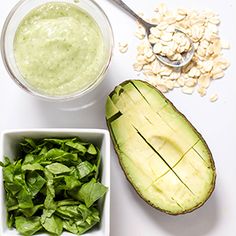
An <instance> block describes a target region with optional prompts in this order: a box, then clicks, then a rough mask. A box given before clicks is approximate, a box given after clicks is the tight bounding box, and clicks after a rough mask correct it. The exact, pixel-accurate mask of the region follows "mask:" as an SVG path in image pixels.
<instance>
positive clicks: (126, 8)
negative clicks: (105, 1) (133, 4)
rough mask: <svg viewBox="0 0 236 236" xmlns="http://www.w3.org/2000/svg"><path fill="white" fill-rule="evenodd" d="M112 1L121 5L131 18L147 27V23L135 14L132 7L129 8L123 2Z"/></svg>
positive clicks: (119, 0)
mask: <svg viewBox="0 0 236 236" xmlns="http://www.w3.org/2000/svg"><path fill="white" fill-rule="evenodd" d="M110 1H111V2H114V3H116V4H117V5H119V6H120V7H121V8H122V9H123V10H125V11H126V12H128V13H129V14H130V15H131V16H133V17H134V18H135V19H136V20H137V21H138V22H139V23H140V24H142V25H143V26H146V24H147V22H146V21H145V20H143V19H142V18H141V17H140V16H139V15H138V14H137V13H135V12H134V11H133V10H132V9H131V8H130V7H128V6H127V5H126V4H125V3H124V2H123V1H122V0H110Z"/></svg>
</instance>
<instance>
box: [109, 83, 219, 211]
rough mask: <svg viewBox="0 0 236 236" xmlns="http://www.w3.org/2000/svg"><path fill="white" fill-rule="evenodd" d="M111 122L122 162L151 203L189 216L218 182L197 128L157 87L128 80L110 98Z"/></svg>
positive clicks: (127, 173) (126, 172) (211, 161)
mask: <svg viewBox="0 0 236 236" xmlns="http://www.w3.org/2000/svg"><path fill="white" fill-rule="evenodd" d="M106 120H107V125H108V128H109V131H110V134H111V137H112V140H113V144H114V147H115V150H116V152H117V154H118V157H119V160H120V164H121V166H122V168H123V170H124V172H125V174H126V176H127V178H128V180H129V181H130V183H131V184H132V185H133V187H134V188H135V190H136V191H137V192H138V194H139V195H140V196H141V197H142V198H143V199H144V200H145V201H146V202H147V203H149V204H150V205H152V206H154V207H156V208H158V209H160V210H162V211H164V212H166V213H168V214H173V215H177V214H183V213H187V212H190V211H193V210H194V209H196V208H198V207H200V206H201V205H203V204H204V202H205V201H206V200H207V199H208V198H209V196H210V195H211V193H212V191H213V189H214V186H215V179H216V172H215V166H214V161H213V158H212V155H211V152H210V150H209V148H208V146H207V144H206V142H205V141H204V139H203V138H202V137H201V135H200V134H199V133H198V132H197V130H196V129H195V128H194V127H193V126H192V125H191V123H190V122H189V121H188V120H187V119H186V118H185V117H184V116H183V115H182V114H181V113H180V112H179V111H178V110H177V109H176V108H175V107H174V106H173V104H172V103H171V102H170V101H168V99H167V98H165V97H164V96H163V95H162V94H161V93H160V92H159V91H158V90H157V89H156V88H154V87H153V86H151V85H149V84H148V83H146V82H143V81H139V80H133V81H125V82H124V83H122V84H120V85H119V86H117V87H116V88H115V90H114V91H113V92H112V93H111V94H110V95H109V96H108V98H107V104H106Z"/></svg>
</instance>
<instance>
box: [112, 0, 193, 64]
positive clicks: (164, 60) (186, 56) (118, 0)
mask: <svg viewBox="0 0 236 236" xmlns="http://www.w3.org/2000/svg"><path fill="white" fill-rule="evenodd" d="M111 1H112V2H114V3H116V4H117V5H119V6H120V7H121V8H122V9H123V10H125V11H126V12H128V13H129V14H130V15H131V16H133V17H134V18H135V19H136V20H137V21H138V22H139V23H140V24H141V25H142V26H143V27H144V29H145V31H146V36H147V37H149V35H150V34H151V28H154V27H156V26H157V25H154V24H151V23H149V22H147V21H145V20H144V19H143V18H141V17H140V16H139V15H138V14H136V13H135V12H134V11H133V10H132V9H131V8H130V7H128V6H127V5H126V4H125V3H124V2H123V1H122V0H111ZM175 32H176V33H182V34H183V35H184V36H185V37H186V38H187V39H188V40H189V43H190V48H191V49H190V50H189V51H187V52H185V53H182V54H181V55H182V59H181V60H171V59H169V58H168V57H167V56H163V55H160V54H157V53H154V54H155V55H156V58H157V59H158V60H159V61H160V62H161V63H163V64H164V65H166V66H170V67H174V68H181V67H183V66H185V65H187V64H188V63H189V62H190V61H191V60H192V58H193V55H194V52H195V50H194V45H193V42H192V40H191V39H190V38H189V37H188V36H187V35H186V33H184V32H183V31H182V30H180V29H175ZM150 45H151V47H152V49H153V47H154V44H152V43H150Z"/></svg>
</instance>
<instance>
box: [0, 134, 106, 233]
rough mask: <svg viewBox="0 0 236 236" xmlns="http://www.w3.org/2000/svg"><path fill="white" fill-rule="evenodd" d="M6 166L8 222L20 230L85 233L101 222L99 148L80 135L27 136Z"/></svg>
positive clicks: (104, 189) (4, 177)
mask: <svg viewBox="0 0 236 236" xmlns="http://www.w3.org/2000/svg"><path fill="white" fill-rule="evenodd" d="M19 146H20V147H19V155H17V157H16V158H15V161H14V162H11V161H10V159H9V158H8V157H5V161H4V163H2V162H0V166H2V167H3V179H4V188H5V192H6V199H7V201H6V207H7V211H8V217H7V219H8V220H7V225H8V227H10V228H12V227H15V228H16V229H17V231H18V232H19V233H20V234H21V235H33V234H35V233H37V232H39V231H40V232H43V231H46V232H48V233H49V234H53V235H61V233H62V232H63V230H66V231H69V232H71V233H73V234H77V235H80V234H83V233H85V232H86V231H88V230H89V229H91V228H92V227H93V226H94V225H96V224H97V223H98V222H99V221H100V213H99V210H98V206H97V201H98V200H99V199H101V198H102V197H103V196H104V195H105V193H106V192H107V187H105V186H104V185H103V184H101V183H100V179H99V178H100V172H99V169H100V162H101V157H100V151H99V149H98V148H97V147H96V146H94V145H93V144H91V143H86V142H82V141H81V140H80V139H79V138H77V137H75V138H66V139H57V138H50V139H49V138H47V139H39V140H36V139H31V138H25V140H24V141H23V142H22V143H20V144H19Z"/></svg>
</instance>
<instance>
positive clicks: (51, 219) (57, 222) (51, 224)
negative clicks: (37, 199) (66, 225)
mask: <svg viewBox="0 0 236 236" xmlns="http://www.w3.org/2000/svg"><path fill="white" fill-rule="evenodd" d="M52 213H53V211H51V210H44V213H43V215H42V216H41V224H42V226H43V227H44V229H46V230H47V231H48V232H50V233H52V234H56V235H61V233H62V230H63V223H62V220H61V219H60V218H59V217H57V216H55V215H53V214H52Z"/></svg>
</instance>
